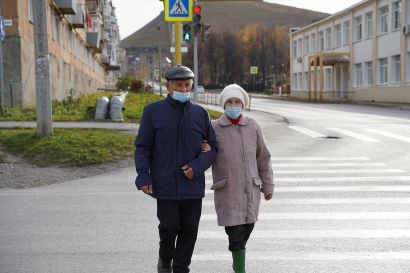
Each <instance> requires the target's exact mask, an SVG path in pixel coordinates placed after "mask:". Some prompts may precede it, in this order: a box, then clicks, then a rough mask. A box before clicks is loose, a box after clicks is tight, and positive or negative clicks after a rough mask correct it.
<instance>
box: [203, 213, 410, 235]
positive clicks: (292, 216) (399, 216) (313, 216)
mask: <svg viewBox="0 0 410 273" xmlns="http://www.w3.org/2000/svg"><path fill="white" fill-rule="evenodd" d="M258 219H259V221H267V220H409V219H410V212H402V211H399V212H395V211H387V212H356V211H350V212H295V213H259V216H258ZM201 220H202V221H212V220H216V214H214V213H213V214H206V213H203V214H202V215H201ZM409 235H410V230H409Z"/></svg>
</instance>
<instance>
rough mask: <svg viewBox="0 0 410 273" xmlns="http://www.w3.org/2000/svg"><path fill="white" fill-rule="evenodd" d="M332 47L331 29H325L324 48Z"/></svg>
mask: <svg viewBox="0 0 410 273" xmlns="http://www.w3.org/2000/svg"><path fill="white" fill-rule="evenodd" d="M331 48H332V29H331V28H327V29H326V50H330V49H331Z"/></svg>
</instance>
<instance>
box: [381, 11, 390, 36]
mask: <svg viewBox="0 0 410 273" xmlns="http://www.w3.org/2000/svg"><path fill="white" fill-rule="evenodd" d="M388 30H389V7H388V6H385V7H382V8H380V9H379V34H382V33H386V32H387V31H388Z"/></svg>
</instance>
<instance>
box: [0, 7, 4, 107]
mask: <svg viewBox="0 0 410 273" xmlns="http://www.w3.org/2000/svg"><path fill="white" fill-rule="evenodd" d="M0 16H1V5H0ZM3 75H4V66H3V41H0V100H1V104H0V111H1V113H3V110H4V88H3V87H4V78H3Z"/></svg>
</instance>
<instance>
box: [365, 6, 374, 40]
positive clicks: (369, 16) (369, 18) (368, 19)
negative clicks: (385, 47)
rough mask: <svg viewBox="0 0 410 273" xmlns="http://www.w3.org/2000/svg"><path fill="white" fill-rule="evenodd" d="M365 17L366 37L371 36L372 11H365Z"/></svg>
mask: <svg viewBox="0 0 410 273" xmlns="http://www.w3.org/2000/svg"><path fill="white" fill-rule="evenodd" d="M365 18H366V19H365V20H366V21H365V28H366V38H371V37H372V36H373V13H372V12H368V13H366V15H365Z"/></svg>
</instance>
